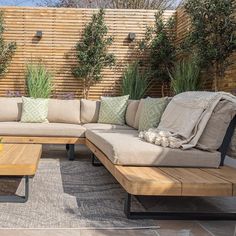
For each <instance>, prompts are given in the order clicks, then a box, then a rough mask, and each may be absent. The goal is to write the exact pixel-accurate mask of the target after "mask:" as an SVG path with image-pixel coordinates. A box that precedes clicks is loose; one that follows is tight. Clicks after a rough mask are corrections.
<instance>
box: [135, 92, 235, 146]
mask: <svg viewBox="0 0 236 236" xmlns="http://www.w3.org/2000/svg"><path fill="white" fill-rule="evenodd" d="M221 99H226V100H229V101H231V102H234V103H235V104H236V97H235V96H233V95H231V94H229V93H225V92H216V93H214V92H184V93H181V94H179V95H176V96H175V97H174V98H173V99H172V100H171V102H170V103H169V105H168V106H167V108H166V110H165V111H164V113H163V115H162V118H161V122H160V124H159V126H158V128H156V129H149V130H148V131H144V132H140V133H139V137H140V138H142V139H144V140H146V141H147V142H150V143H154V144H156V145H159V146H163V147H170V148H182V149H189V148H192V147H195V146H196V145H197V142H198V140H199V139H200V137H201V135H202V133H203V131H204V129H205V127H206V125H207V122H208V121H209V119H210V117H211V115H212V112H213V110H214V108H215V107H216V106H217V104H218V102H219V101H220V100H221Z"/></svg>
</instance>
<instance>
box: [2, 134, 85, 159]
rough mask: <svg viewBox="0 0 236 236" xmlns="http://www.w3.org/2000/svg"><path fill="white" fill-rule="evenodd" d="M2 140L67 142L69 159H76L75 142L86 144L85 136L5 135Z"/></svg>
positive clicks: (4, 141)
mask: <svg viewBox="0 0 236 236" xmlns="http://www.w3.org/2000/svg"><path fill="white" fill-rule="evenodd" d="M2 142H3V143H28V144H65V145H66V151H67V155H68V159H69V160H70V161H73V160H74V159H75V144H85V138H75V137H27V136H26V137H22V136H3V137H2Z"/></svg>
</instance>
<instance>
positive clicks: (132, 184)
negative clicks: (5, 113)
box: [2, 136, 236, 220]
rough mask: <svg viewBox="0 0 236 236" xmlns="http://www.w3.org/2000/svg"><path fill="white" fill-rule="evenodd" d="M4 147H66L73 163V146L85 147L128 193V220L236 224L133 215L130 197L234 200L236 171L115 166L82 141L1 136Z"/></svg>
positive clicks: (209, 216)
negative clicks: (29, 144)
mask: <svg viewBox="0 0 236 236" xmlns="http://www.w3.org/2000/svg"><path fill="white" fill-rule="evenodd" d="M2 142H3V143H39V144H66V150H67V152H68V157H69V160H74V145H75V144H86V145H87V147H88V148H89V149H90V150H91V151H92V153H93V154H94V156H96V158H97V159H98V160H99V161H100V162H101V163H97V162H94V160H93V164H94V165H95V166H100V165H101V164H102V165H104V166H105V167H106V168H107V169H108V171H109V172H110V173H111V174H112V175H113V176H114V177H115V178H116V180H117V181H118V182H119V183H120V185H121V186H122V187H123V188H124V189H125V191H126V192H127V195H126V200H125V205H124V212H125V214H126V216H127V217H128V218H130V219H150V218H151V219H169V220H170V219H175V220H177V219H185V220H193V219H194V220H236V213H222V212H220V213H209V212H208V213H204V212H203V213H197V212H184V213H183V212H180V213H178V212H133V211H132V196H178V197H183V196H185V197H187V196H198V197H200V196H202V197H203V196H204V197H206V196H207V197H219V196H221V197H226V196H228V197H234V196H236V169H234V168H231V167H227V166H224V167H221V168H219V169H210V168H161V167H138V166H137V167H135V166H118V165H114V164H113V163H112V162H111V161H110V160H109V159H108V158H107V156H106V155H105V154H104V153H103V152H102V151H101V150H100V149H99V148H97V147H96V146H95V145H94V144H93V143H91V142H90V141H89V140H86V139H85V138H74V137H17V136H4V137H3V139H2Z"/></svg>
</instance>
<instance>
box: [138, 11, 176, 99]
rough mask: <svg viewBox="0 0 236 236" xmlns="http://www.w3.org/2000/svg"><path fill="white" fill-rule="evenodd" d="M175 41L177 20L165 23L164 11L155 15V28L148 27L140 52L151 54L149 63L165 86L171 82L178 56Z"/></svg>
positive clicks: (140, 44) (172, 19)
mask: <svg viewBox="0 0 236 236" xmlns="http://www.w3.org/2000/svg"><path fill="white" fill-rule="evenodd" d="M174 41H175V19H174V18H173V17H172V18H170V19H169V20H168V21H167V22H164V20H163V11H160V12H158V13H156V15H155V26H154V27H147V30H146V34H145V37H144V39H143V40H142V41H140V42H139V50H140V51H141V52H144V53H146V52H149V53H148V54H149V55H148V62H149V63H150V69H151V71H152V73H153V75H154V77H155V78H156V79H157V80H159V81H161V82H162V84H163V85H164V83H166V82H169V80H170V77H169V74H168V70H170V69H171V68H172V67H173V63H174V60H175V56H176V49H175V46H174V44H175V42H174ZM163 93H164V91H163ZM162 95H163V96H164V94H162Z"/></svg>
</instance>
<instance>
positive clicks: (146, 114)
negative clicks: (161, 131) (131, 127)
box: [139, 97, 168, 131]
mask: <svg viewBox="0 0 236 236" xmlns="http://www.w3.org/2000/svg"><path fill="white" fill-rule="evenodd" d="M167 104H168V98H149V97H148V98H146V99H144V104H143V109H142V111H141V114H140V119H139V131H144V130H148V129H150V128H156V127H157V126H158V124H159V122H160V120H161V116H162V114H163V112H164V110H165V108H166V106H167Z"/></svg>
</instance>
